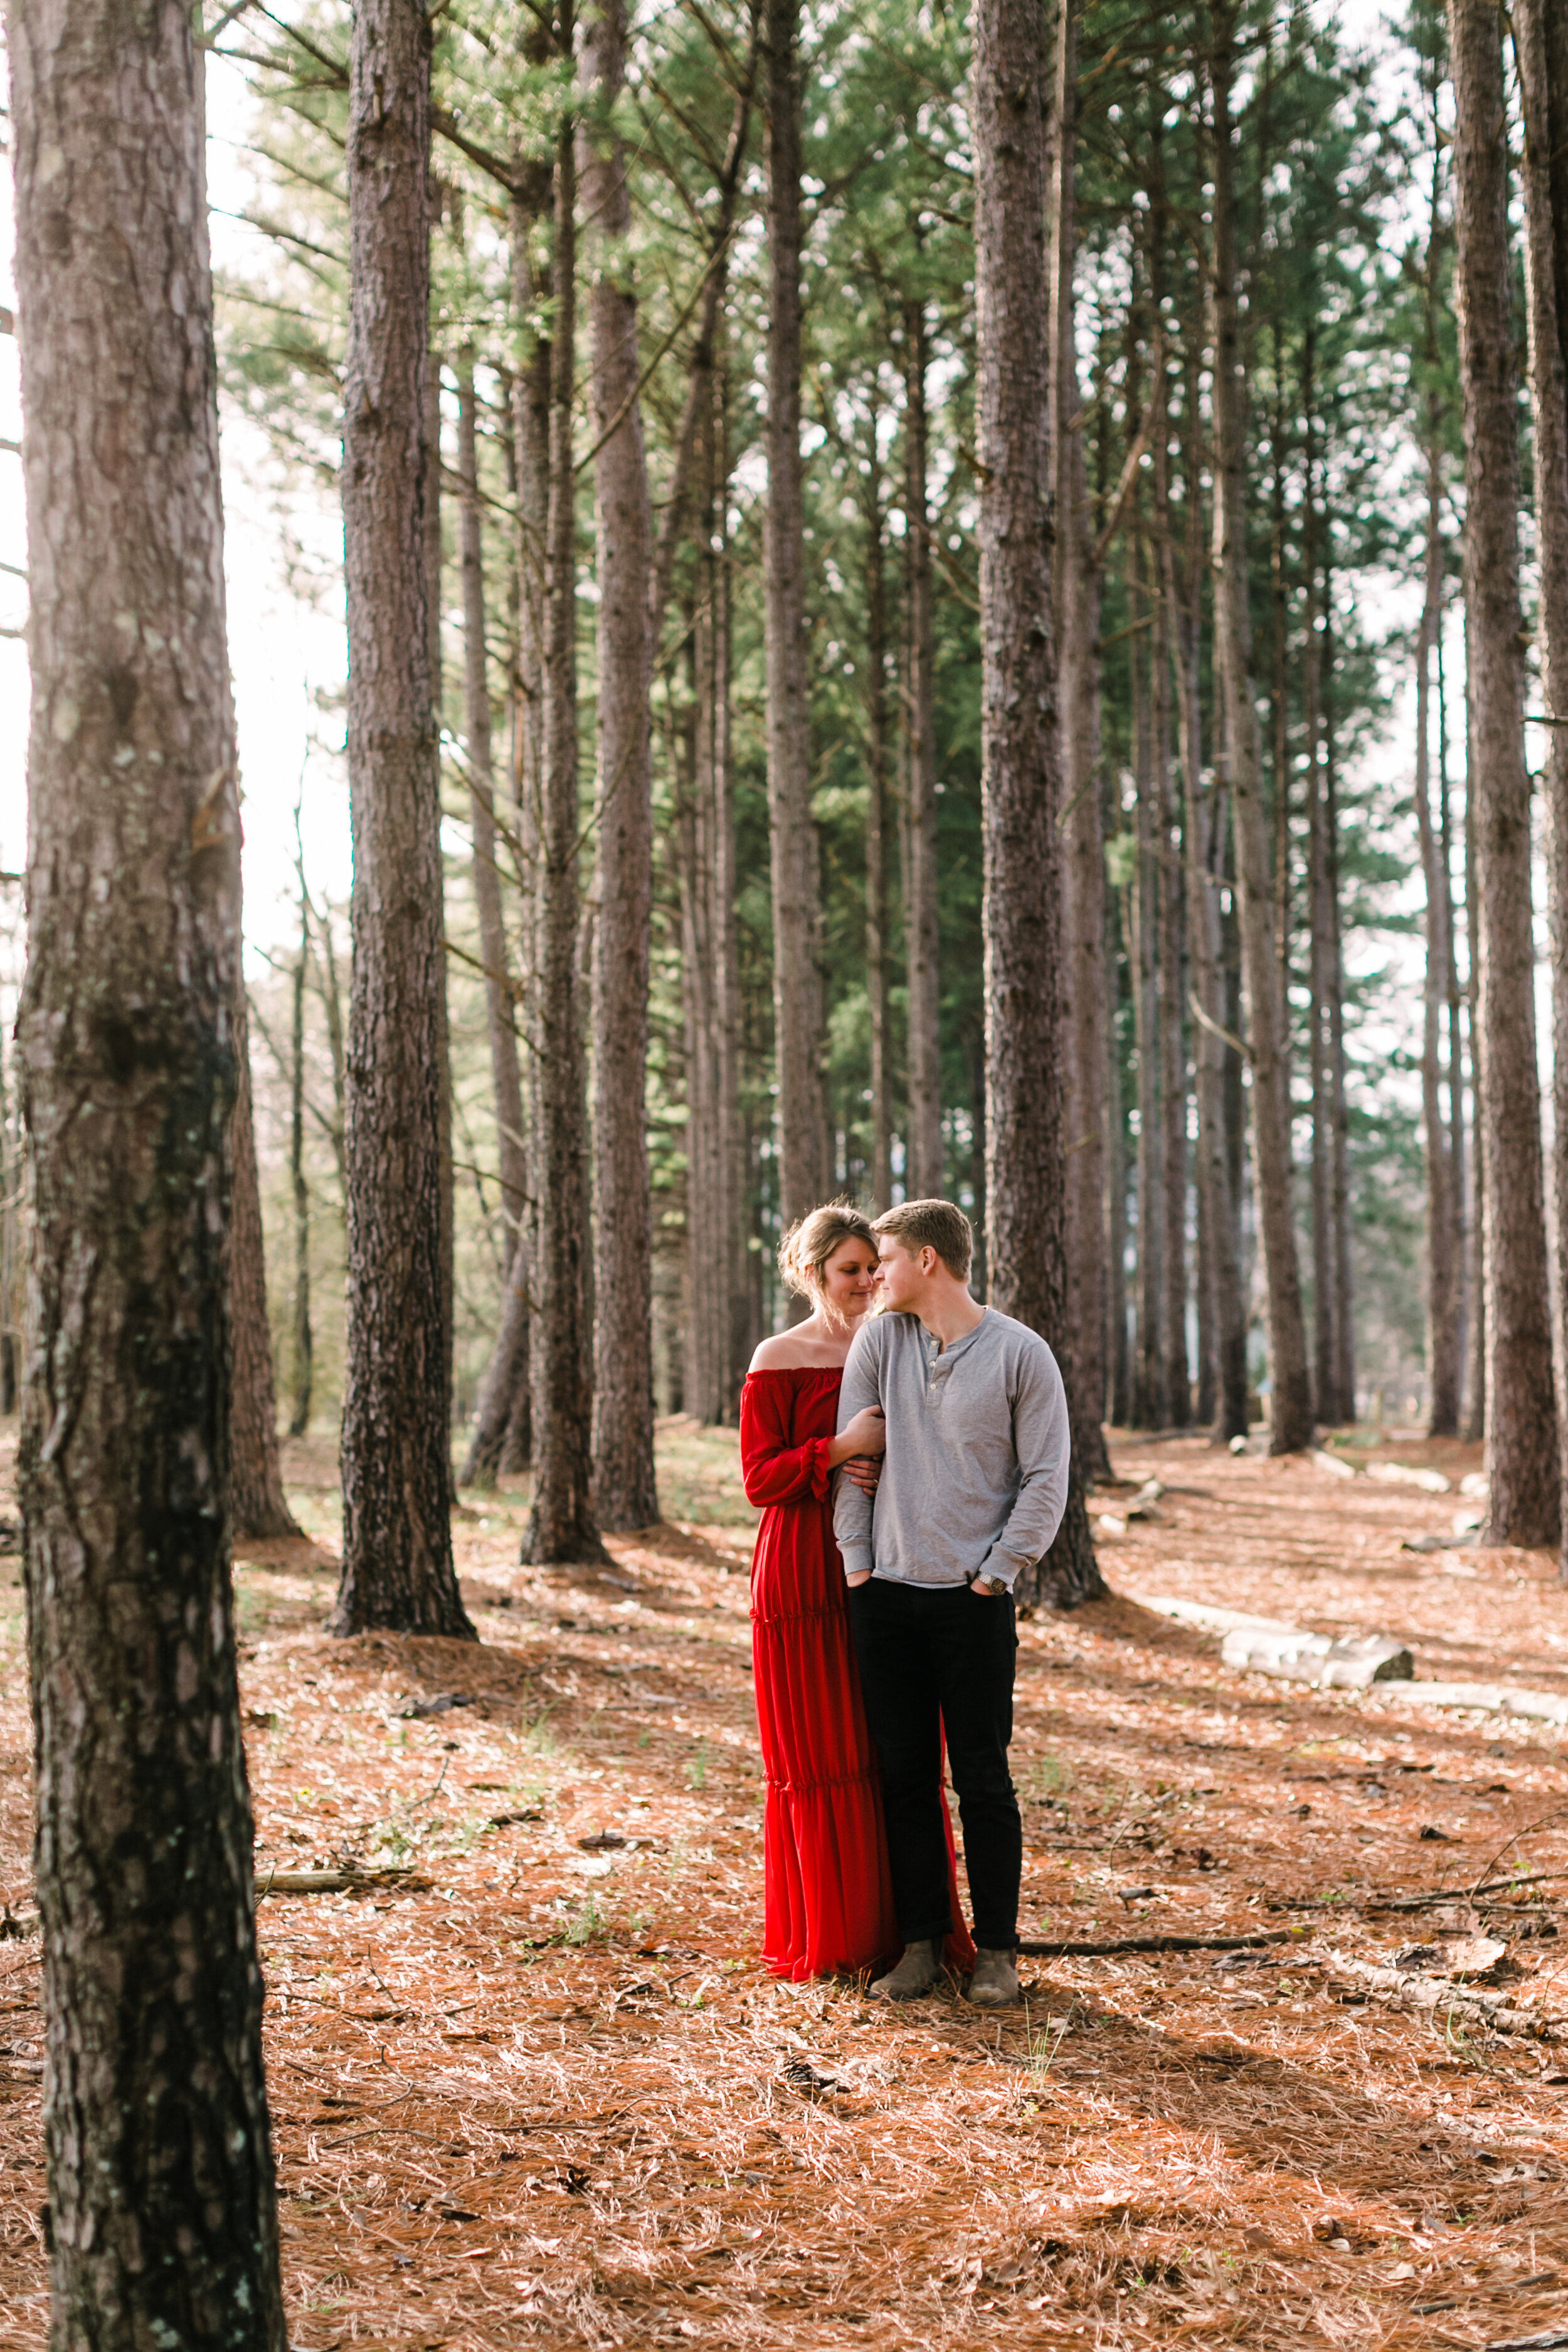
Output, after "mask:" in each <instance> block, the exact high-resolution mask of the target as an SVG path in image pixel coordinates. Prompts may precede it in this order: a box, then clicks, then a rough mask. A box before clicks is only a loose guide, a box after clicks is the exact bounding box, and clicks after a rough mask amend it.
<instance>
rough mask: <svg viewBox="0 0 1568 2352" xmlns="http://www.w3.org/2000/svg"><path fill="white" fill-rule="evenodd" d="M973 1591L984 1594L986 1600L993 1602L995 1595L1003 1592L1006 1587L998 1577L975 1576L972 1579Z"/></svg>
mask: <svg viewBox="0 0 1568 2352" xmlns="http://www.w3.org/2000/svg"><path fill="white" fill-rule="evenodd" d="M974 1590H975V1591H976V1592H983V1593H984V1594H985V1595H986V1597H987V1598H988V1599H990V1600H994V1599H995V1597H996V1595H997V1593H999V1592H1005V1591H1006V1590H1007V1587H1006V1586H1005V1584H1004V1583H1003V1581H1002V1580H1001V1578H1000V1577H999V1576H977V1577H976V1578H975V1579H974Z"/></svg>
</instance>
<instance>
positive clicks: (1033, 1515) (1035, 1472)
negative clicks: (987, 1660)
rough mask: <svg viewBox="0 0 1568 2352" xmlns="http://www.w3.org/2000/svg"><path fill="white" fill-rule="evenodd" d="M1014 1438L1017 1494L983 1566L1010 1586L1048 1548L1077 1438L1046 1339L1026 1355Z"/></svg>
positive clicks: (1015, 1406)
mask: <svg viewBox="0 0 1568 2352" xmlns="http://www.w3.org/2000/svg"><path fill="white" fill-rule="evenodd" d="M1013 1444H1014V1445H1015V1447H1016V1451H1017V1455H1018V1494H1017V1498H1016V1501H1015V1503H1014V1505H1013V1508H1012V1510H1011V1512H1010V1513H1009V1514H1008V1517H1007V1523H1006V1525H1005V1527H1004V1528H1003V1529H1002V1532H1001V1534H1000V1535H999V1536H998V1537H997V1538H996V1540H995V1542H994V1544H993V1546H992V1547H991V1549H990V1552H989V1553H988V1554H987V1556H986V1560H985V1566H984V1570H982V1571H981V1572H982V1574H983V1575H985V1576H991V1577H994V1578H995V1579H996V1580H997V1581H998V1582H999V1583H1001V1584H1005V1585H1006V1586H1007V1588H1008V1590H1009V1591H1011V1590H1012V1587H1013V1584H1014V1581H1015V1580H1016V1578H1017V1576H1018V1574H1019V1572H1020V1570H1023V1569H1026V1568H1031V1567H1033V1565H1034V1563H1035V1561H1036V1560H1037V1559H1044V1558H1045V1556H1046V1554H1047V1552H1048V1551H1049V1549H1050V1548H1051V1544H1052V1541H1053V1540H1054V1538H1055V1536H1056V1532H1057V1529H1058V1528H1059V1527H1060V1525H1061V1522H1062V1513H1063V1512H1064V1511H1065V1510H1066V1508H1067V1500H1068V1454H1069V1452H1070V1449H1071V1444H1072V1439H1071V1433H1070V1430H1069V1428H1068V1400H1067V1391H1066V1389H1065V1388H1064V1387H1063V1386H1062V1376H1061V1373H1060V1372H1059V1371H1058V1369H1057V1360H1056V1358H1055V1357H1054V1356H1053V1355H1052V1354H1051V1351H1050V1349H1048V1348H1047V1347H1046V1345H1045V1344H1044V1342H1043V1341H1042V1343H1041V1344H1040V1346H1039V1347H1038V1348H1030V1349H1027V1350H1026V1354H1025V1357H1024V1362H1023V1367H1022V1370H1021V1372H1020V1375H1019V1381H1018V1388H1017V1392H1016V1396H1015V1398H1014V1402H1013Z"/></svg>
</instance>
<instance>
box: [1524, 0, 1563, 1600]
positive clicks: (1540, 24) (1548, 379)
mask: <svg viewBox="0 0 1568 2352" xmlns="http://www.w3.org/2000/svg"><path fill="white" fill-rule="evenodd" d="M1513 37H1514V45H1515V49H1516V52H1517V55H1518V58H1519V81H1520V90H1521V96H1522V99H1523V102H1524V205H1525V264H1526V269H1525V277H1526V285H1527V287H1528V289H1529V302H1530V388H1531V411H1532V414H1533V417H1534V423H1535V449H1534V469H1535V527H1536V536H1537V541H1538V545H1539V551H1540V563H1541V688H1542V700H1543V702H1544V705H1545V710H1546V717H1547V720H1548V725H1547V728H1546V739H1547V740H1546V843H1547V874H1548V880H1549V887H1550V897H1549V905H1550V909H1551V939H1552V949H1551V954H1552V1103H1553V1109H1554V1117H1555V1127H1554V1132H1553V1139H1552V1191H1553V1197H1554V1201H1555V1205H1556V1211H1557V1231H1558V1234H1559V1235H1560V1236H1561V1235H1564V1234H1568V16H1565V15H1564V12H1563V8H1562V6H1561V5H1551V0H1516V5H1515V7H1514V13H1513ZM1559 1255H1560V1256H1561V1255H1562V1243H1561V1241H1560V1243H1559ZM1558 1296H1559V1308H1558V1311H1559V1317H1560V1318H1561V1322H1560V1329H1559V1338H1560V1339H1568V1309H1564V1307H1563V1304H1562V1284H1561V1283H1559V1286H1558ZM1563 1402H1564V1403H1565V1404H1568V1399H1564V1400H1563ZM1565 1423H1568V1415H1565ZM1559 1451H1560V1456H1561V1460H1562V1464H1563V1473H1564V1478H1565V1481H1568V1425H1565V1426H1564V1428H1563V1432H1562V1433H1561V1434H1560V1438H1559ZM1561 1518H1562V1522H1563V1526H1564V1527H1568V1485H1565V1491H1564V1497H1563V1507H1562V1511H1561ZM1563 1575H1564V1577H1565V1578H1568V1555H1565V1556H1564V1558H1563Z"/></svg>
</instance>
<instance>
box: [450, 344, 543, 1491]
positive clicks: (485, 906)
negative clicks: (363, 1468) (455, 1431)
mask: <svg viewBox="0 0 1568 2352" xmlns="http://www.w3.org/2000/svg"><path fill="white" fill-rule="evenodd" d="M458 478H459V479H460V480H461V482H462V485H463V502H462V507H461V509H460V517H459V525H458V550H459V553H460V557H461V565H462V578H463V726H464V734H465V737H466V739H467V742H468V808H469V822H470V824H471V825H472V827H473V844H474V855H473V863H472V866H471V867H470V872H471V876H472V880H473V892H474V911H475V913H476V915H477V916H478V918H479V961H481V963H482V964H483V965H484V972H485V1028H486V1034H487V1036H488V1039H489V1053H490V1086H491V1089H492V1091H493V1093H494V1096H495V1106H496V1157H497V1163H498V1167H499V1171H500V1196H501V1225H502V1231H503V1233H504V1234H505V1236H506V1240H505V1259H506V1268H507V1272H506V1280H505V1284H504V1286H503V1290H502V1295H501V1311H500V1324H499V1326H498V1328H497V1334H496V1341H495V1345H494V1346H493V1348H492V1349H491V1352H490V1360H489V1364H488V1365H487V1367H486V1369H485V1373H484V1376H483V1378H482V1379H481V1381H480V1382H479V1400H478V1403H477V1406H476V1409H475V1413H474V1427H473V1433H472V1435H471V1437H470V1439H469V1441H468V1458H467V1460H466V1461H465V1463H464V1465H463V1470H462V1480H461V1483H462V1484H463V1485H464V1486H479V1487H481V1488H485V1489H489V1488H491V1487H493V1486H494V1485H495V1482H496V1473H497V1471H498V1470H499V1469H500V1459H501V1453H502V1449H503V1447H504V1446H505V1444H506V1433H507V1426H508V1423H509V1422H510V1418H511V1411H512V1405H513V1402H514V1401H515V1399H516V1397H517V1394H518V1391H519V1389H520V1387H521V1383H522V1381H525V1380H526V1378H527V1376H528V1364H529V1336H530V1333H529V1297H528V1244H527V1212H528V1194H529V1184H528V1144H527V1138H526V1132H525V1123H524V1113H523V1108H522V1075H521V1070H520V1068H519V1066H518V1052H517V987H516V983H515V982H514V980H513V978H512V970H511V950H510V946H509V944H508V941H507V935H506V919H505V916H504V914H503V911H502V906H501V882H500V866H499V865H498V863H497V848H498V845H499V835H498V832H497V825H496V782H495V748H494V740H493V734H492V729H491V717H490V680H489V656H488V653H487V650H486V629H487V626H488V614H487V611H486V596H485V562H484V519H483V509H482V508H481V506H480V502H479V417H478V400H477V395H476V394H475V390H474V352H473V346H472V345H471V344H469V345H468V346H467V347H466V348H465V349H464V351H463V352H461V354H460V355H459V358H458Z"/></svg>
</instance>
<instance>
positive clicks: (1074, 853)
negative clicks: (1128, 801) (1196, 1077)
mask: <svg viewBox="0 0 1568 2352" xmlns="http://www.w3.org/2000/svg"><path fill="white" fill-rule="evenodd" d="M1078 19H1079V0H1061V5H1060V7H1059V9H1058V23H1057V38H1056V47H1055V54H1054V57H1053V59H1052V71H1053V79H1054V99H1053V113H1054V115H1055V118H1056V125H1057V136H1056V140H1055V142H1054V147H1055V152H1054V164H1055V185H1054V191H1053V202H1052V205H1051V222H1052V238H1051V252H1050V268H1051V288H1050V299H1051V333H1052V366H1051V396H1052V400H1053V403H1054V406H1053V410H1052V441H1051V446H1052V450H1053V454H1054V457H1055V463H1056V482H1055V486H1054V488H1055V495H1056V501H1057V554H1056V572H1055V579H1054V582H1053V585H1054V586H1055V588H1056V590H1057V602H1056V610H1057V613H1058V623H1059V625H1058V663H1059V675H1060V697H1061V724H1062V791H1063V793H1064V794H1065V795H1066V800H1065V811H1066V820H1067V856H1066V858H1065V860H1064V870H1063V885H1064V904H1063V914H1062V922H1063V933H1062V953H1063V958H1064V971H1065V972H1066V974H1067V996H1068V1023H1069V1040H1068V1042H1069V1045H1070V1051H1069V1053H1068V1068H1069V1071H1070V1076H1071V1090H1070V1108H1069V1111H1068V1122H1067V1133H1068V1170H1067V1176H1068V1183H1067V1195H1066V1201H1065V1204H1064V1206H1065V1213H1066V1217H1067V1234H1068V1241H1067V1253H1068V1324H1069V1328H1070V1329H1071V1333H1072V1348H1071V1358H1072V1364H1073V1377H1074V1381H1075V1382H1076V1385H1077V1389H1078V1399H1077V1402H1076V1405H1075V1407H1074V1427H1075V1428H1076V1429H1077V1430H1079V1433H1080V1437H1081V1442H1082V1445H1083V1472H1084V1476H1085V1477H1086V1478H1089V1479H1097V1478H1101V1477H1108V1476H1109V1475H1110V1454H1109V1452H1108V1450H1107V1447H1106V1443H1105V1414H1106V1407H1107V1396H1106V1318H1107V1311H1108V1305H1107V1297H1106V1265H1105V1247H1104V1213H1105V1212H1104V1203H1105V1188H1106V1155H1107V1150H1108V1148H1109V1137H1108V1132H1107V1129H1108V1121H1109V1118H1110V1106H1109V1103H1108V1101H1107V1099H1106V1056H1107V1052H1108V1045H1107V1037H1106V1027H1107V1019H1108V1013H1107V1005H1106V996H1105V838H1104V820H1103V816H1102V813H1101V797H1102V788H1101V781H1100V646H1099V636H1100V591H1101V586H1102V580H1101V574H1100V566H1099V564H1098V563H1097V562H1095V546H1094V527H1093V520H1092V517H1091V513H1090V509H1089V468H1088V461H1087V460H1086V458H1085V456H1084V446H1083V438H1084V436H1083V433H1082V431H1081V429H1080V427H1081V423H1082V397H1081V394H1080V392H1079V375H1078V351H1077V341H1076V320H1077V302H1076V299H1075V294H1074V283H1073V279H1074V269H1075V266H1076V258H1077V250H1078V109H1077V99H1078Z"/></svg>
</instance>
